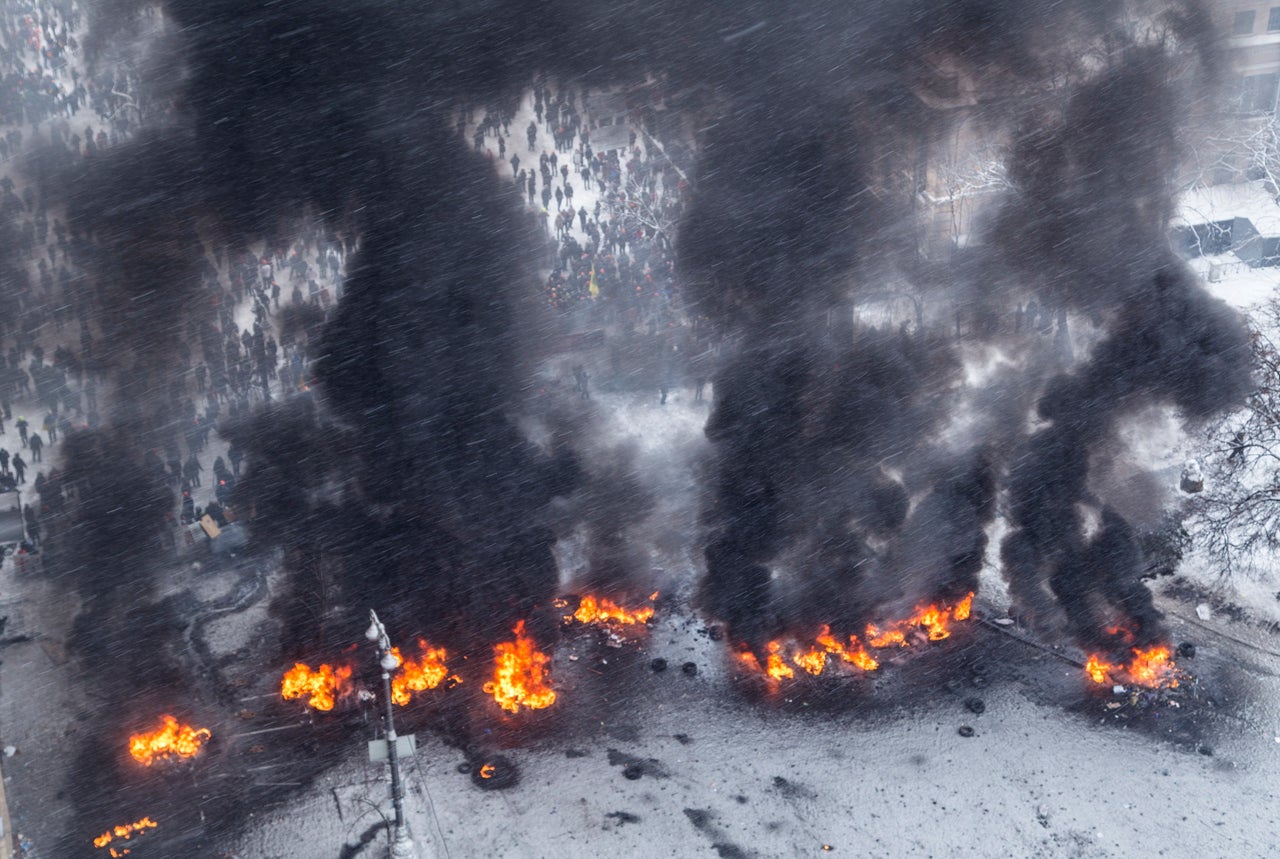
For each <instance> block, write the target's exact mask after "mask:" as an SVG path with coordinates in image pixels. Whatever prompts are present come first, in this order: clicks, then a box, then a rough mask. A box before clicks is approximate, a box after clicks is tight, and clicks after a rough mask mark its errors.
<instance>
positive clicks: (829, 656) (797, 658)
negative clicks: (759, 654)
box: [738, 592, 973, 681]
mask: <svg viewBox="0 0 1280 859" xmlns="http://www.w3.org/2000/svg"><path fill="white" fill-rule="evenodd" d="M972 609H973V593H972V592H971V593H969V594H968V595H967V596H966V597H965V598H964V599H962V600H960V602H958V603H956V604H955V605H954V606H947V605H939V604H934V605H929V606H925V607H924V608H921V609H917V610H916V612H915V613H914V614H912V615H911V616H910V617H908V618H906V619H904V620H899V621H894V622H892V623H888V624H886V625H885V626H884V627H883V628H882V627H880V626H877V625H876V624H868V625H867V628H866V630H865V639H860V638H859V637H858V636H856V635H850V636H849V637H848V639H847V640H845V641H842V640H841V639H839V638H837V637H836V636H834V635H832V634H831V628H830V627H828V626H825V625H824V626H823V627H822V628H821V630H820V631H819V633H818V634H817V635H816V636H815V637H814V639H813V642H812V643H811V644H805V643H801V642H799V641H796V640H788V641H783V640H774V641H770V642H769V643H768V644H767V645H766V646H765V650H766V656H765V665H764V667H763V668H762V667H761V666H760V661H759V659H757V658H756V655H755V654H754V653H751V652H749V651H744V652H742V653H739V654H738V658H739V659H740V660H741V661H742V663H743V664H744V665H746V666H747V667H748V668H750V669H751V670H752V671H754V672H759V673H762V674H764V675H766V676H767V677H769V678H770V679H771V680H774V681H780V680H789V679H791V678H794V677H795V676H796V672H795V668H800V669H801V670H803V671H805V672H806V673H808V674H812V675H814V676H815V677H816V676H818V675H820V674H822V673H823V672H824V671H825V670H826V669H827V667H828V666H829V665H831V664H842V665H851V666H853V667H854V668H856V669H858V670H860V671H875V670H876V669H877V668H879V667H880V661H879V660H878V659H876V658H875V657H874V656H872V655H871V654H870V653H869V652H868V650H867V648H874V649H878V650H883V649H885V648H890V647H910V646H911V645H912V644H913V643H915V642H916V641H918V640H922V639H927V640H929V641H942V640H944V639H947V638H950V637H951V628H950V624H951V622H952V621H963V620H968V619H969V615H970V613H971V612H972ZM864 640H865V642H866V643H865V645H864V644H863V641H864ZM792 666H795V668H793V667H792Z"/></svg>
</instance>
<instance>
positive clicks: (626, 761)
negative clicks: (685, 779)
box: [608, 749, 670, 781]
mask: <svg viewBox="0 0 1280 859" xmlns="http://www.w3.org/2000/svg"><path fill="white" fill-rule="evenodd" d="M608 760H609V766H611V767H622V772H623V775H624V776H626V777H627V778H628V779H631V780H633V781H634V780H636V779H639V778H641V777H643V776H649V777H650V778H660V779H661V778H668V777H669V775H670V774H669V773H668V772H667V769H666V767H664V766H663V765H662V762H661V761H659V760H658V759H657V758H640V757H636V756H635V755H629V754H627V753H625V752H621V751H618V750H617V749H609V750H608Z"/></svg>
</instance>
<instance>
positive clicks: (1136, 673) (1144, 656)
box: [1084, 645, 1182, 689]
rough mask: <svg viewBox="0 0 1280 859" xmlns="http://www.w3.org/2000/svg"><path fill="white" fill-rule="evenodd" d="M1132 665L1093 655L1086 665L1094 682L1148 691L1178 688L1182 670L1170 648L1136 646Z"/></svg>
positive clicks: (1086, 670) (1129, 662)
mask: <svg viewBox="0 0 1280 859" xmlns="http://www.w3.org/2000/svg"><path fill="white" fill-rule="evenodd" d="M1132 653H1133V658H1132V659H1131V660H1129V661H1128V662H1120V663H1113V662H1107V661H1106V660H1105V659H1103V657H1102V656H1100V655H1098V654H1096V653H1095V654H1092V655H1090V656H1089V659H1088V660H1087V661H1086V662H1085V666H1084V670H1085V673H1086V674H1088V675H1089V679H1090V680H1092V681H1093V682H1094V683H1098V684H1104V683H1107V682H1112V681H1114V682H1120V683H1128V684H1132V685H1134V686H1143V687H1145V688H1147V689H1176V688H1177V687H1178V683H1179V681H1180V679H1181V677H1182V671H1181V669H1179V668H1178V666H1177V665H1175V664H1174V662H1173V654H1172V653H1171V652H1170V650H1169V648H1168V647H1164V646H1162V645H1157V646H1156V647H1149V648H1147V649H1145V650H1143V649H1142V648H1138V647H1135V648H1133V650H1132Z"/></svg>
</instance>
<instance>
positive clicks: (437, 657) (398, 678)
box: [391, 638, 462, 707]
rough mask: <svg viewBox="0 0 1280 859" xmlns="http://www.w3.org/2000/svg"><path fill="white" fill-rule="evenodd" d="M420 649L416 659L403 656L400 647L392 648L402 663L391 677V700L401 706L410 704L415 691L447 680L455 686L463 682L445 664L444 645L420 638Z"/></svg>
mask: <svg viewBox="0 0 1280 859" xmlns="http://www.w3.org/2000/svg"><path fill="white" fill-rule="evenodd" d="M418 651H419V653H420V656H419V657H418V659H417V661H414V660H406V659H405V658H404V657H403V656H401V655H400V648H398V647H393V648H391V655H392V656H394V657H395V658H396V661H397V662H399V663H400V670H399V671H397V672H396V674H395V676H394V677H392V678H391V700H392V701H395V702H396V703H397V704H399V705H400V706H401V707H405V706H407V705H408V704H409V701H410V700H411V699H412V697H413V693H414V692H425V691H426V690H428V689H434V688H436V687H437V686H439V685H440V684H441V683H443V682H444V681H445V680H448V681H449V682H450V683H451V684H453V685H455V686H456V685H457V684H459V683H461V682H462V678H460V677H458V676H457V675H456V674H455V675H450V674H449V667H448V666H447V665H446V664H445V659H446V658H448V653H446V652H445V649H444V648H443V647H432V646H430V645H429V644H427V642H425V641H424V640H422V639H421V638H419V639H418Z"/></svg>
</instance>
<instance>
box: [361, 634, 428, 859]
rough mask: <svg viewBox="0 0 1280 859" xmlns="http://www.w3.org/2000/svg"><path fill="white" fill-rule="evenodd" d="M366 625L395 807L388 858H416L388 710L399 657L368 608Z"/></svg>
mask: <svg viewBox="0 0 1280 859" xmlns="http://www.w3.org/2000/svg"><path fill="white" fill-rule="evenodd" d="M369 620H370V623H369V628H368V630H366V631H365V634H364V635H365V638H367V639H369V640H370V641H372V642H374V643H375V644H376V645H377V646H378V665H379V667H381V668H382V700H383V701H384V702H385V703H386V708H387V713H386V720H387V724H386V738H387V762H388V763H390V764H391V805H392V807H393V808H394V809H395V814H396V817H395V821H394V823H393V828H392V834H391V838H392V840H391V859H418V851H417V849H416V848H415V847H414V845H413V838H412V837H411V836H410V835H409V827H408V825H406V823H405V820H404V788H403V787H402V786H401V784H400V755H399V752H398V750H397V749H396V725H395V722H394V721H393V715H392V711H391V672H392V671H394V670H395V669H396V668H397V667H398V666H399V665H400V660H398V659H396V657H395V656H394V655H393V654H392V653H391V639H390V638H388V637H387V629H386V627H384V626H383V625H382V621H380V620H378V615H377V614H376V613H375V612H374V611H373V609H369Z"/></svg>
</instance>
